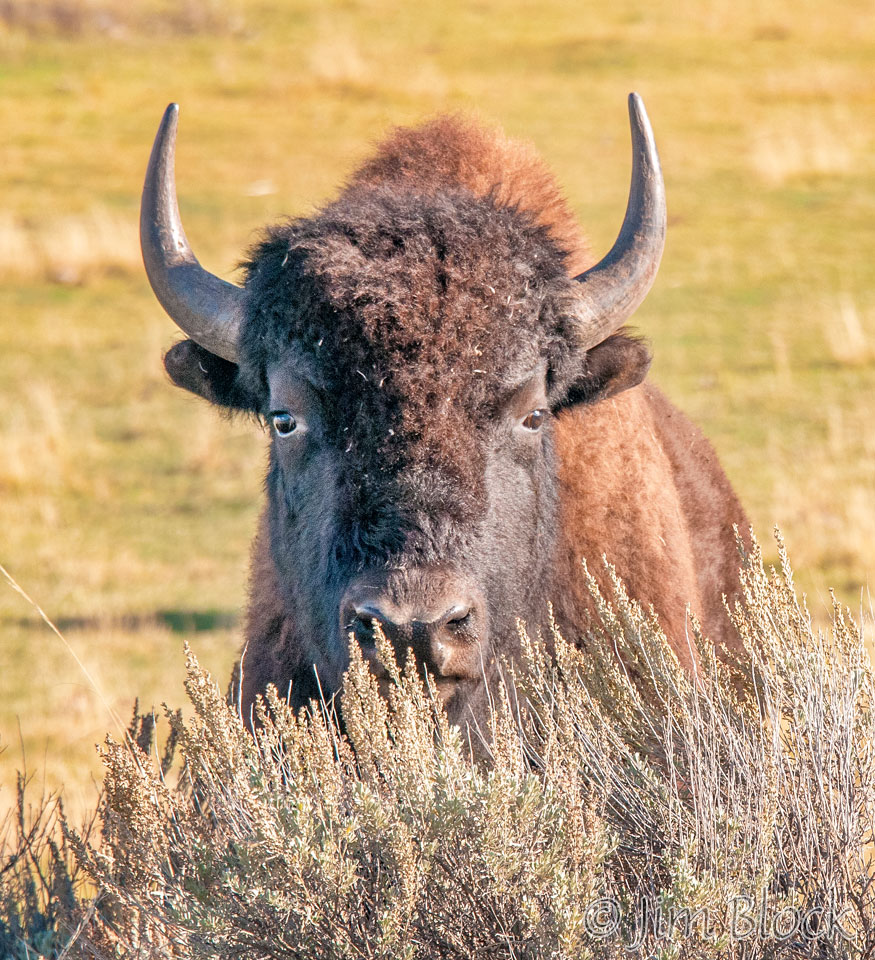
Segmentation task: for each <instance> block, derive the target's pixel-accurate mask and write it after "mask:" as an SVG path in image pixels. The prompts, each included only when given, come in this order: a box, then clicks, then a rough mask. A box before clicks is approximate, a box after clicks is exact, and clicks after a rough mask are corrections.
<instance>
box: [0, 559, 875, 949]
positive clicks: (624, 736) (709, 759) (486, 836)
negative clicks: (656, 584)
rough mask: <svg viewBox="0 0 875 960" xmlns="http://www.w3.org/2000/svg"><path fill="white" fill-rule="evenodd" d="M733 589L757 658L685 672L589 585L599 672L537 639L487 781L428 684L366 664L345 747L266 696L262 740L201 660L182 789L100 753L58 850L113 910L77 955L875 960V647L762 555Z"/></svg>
mask: <svg viewBox="0 0 875 960" xmlns="http://www.w3.org/2000/svg"><path fill="white" fill-rule="evenodd" d="M742 578H743V584H744V592H745V598H746V606H745V607H744V608H739V609H738V610H736V611H735V612H734V613H733V618H734V621H735V624H736V627H737V628H738V630H739V631H740V633H741V635H742V636H743V637H744V638H745V640H746V641H747V643H748V645H749V649H750V652H751V658H752V662H751V664H749V665H747V666H746V667H745V668H744V669H739V670H733V669H731V668H729V667H727V666H726V665H724V664H723V663H721V661H720V660H718V659H717V658H716V657H715V655H714V651H713V650H712V649H711V648H710V647H709V645H708V643H707V642H706V641H705V640H704V639H703V638H701V637H697V636H695V635H693V636H692V637H691V642H692V643H695V644H696V645H697V646H698V648H699V657H700V663H701V668H700V671H699V675H698V676H697V677H696V678H690V677H689V676H687V675H686V674H685V673H684V671H683V670H682V669H681V668H680V667H679V666H678V664H677V662H676V660H675V658H674V656H673V654H672V653H671V651H670V649H669V647H668V645H667V644H666V642H665V639H664V637H663V636H662V634H661V633H660V630H659V627H658V625H657V623H656V622H655V620H654V619H653V618H652V617H650V616H648V615H647V614H646V613H644V612H642V611H641V610H640V609H639V608H638V607H637V606H636V604H634V603H633V602H631V601H630V600H629V599H628V598H627V597H626V595H625V593H624V590H623V587H622V585H621V584H620V583H619V582H615V584H614V587H615V596H614V597H613V598H612V600H611V602H608V601H607V600H605V599H604V598H602V597H600V596H598V595H597V590H596V587H595V583H594V581H591V586H592V589H593V591H594V593H596V595H597V599H598V605H599V614H600V619H601V624H600V626H599V627H598V628H597V629H596V630H595V632H594V634H593V636H592V641H591V642H590V643H589V645H588V648H587V649H586V650H584V651H583V652H579V651H577V650H575V649H574V648H572V647H570V646H569V645H568V644H566V643H565V642H563V640H562V639H561V638H560V637H558V636H553V637H552V638H550V641H549V643H544V642H542V641H541V640H540V639H535V638H530V637H528V636H526V635H525V634H524V633H523V635H522V658H521V662H520V664H519V665H518V666H517V667H516V668H513V669H512V668H507V670H506V671H505V677H504V680H503V681H502V683H500V684H499V685H498V686H497V688H496V689H495V690H494V709H493V711H492V717H491V721H490V729H489V730H488V731H483V734H484V736H485V738H486V740H487V741H488V743H489V752H490V753H491V759H490V760H489V761H488V762H475V761H472V759H471V757H470V747H469V744H468V743H467V742H466V739H465V738H464V737H463V736H462V734H461V733H460V732H459V730H457V729H455V728H452V727H450V726H449V725H448V724H447V722H446V720H445V718H444V717H443V715H442V713H441V711H440V710H439V709H438V708H436V707H435V704H434V701H433V700H432V698H431V696H430V693H429V690H428V689H427V688H424V687H423V684H422V683H421V682H420V680H419V678H418V677H417V675H416V673H415V672H414V671H412V670H407V671H406V672H399V671H398V670H397V668H396V670H395V672H394V686H393V689H392V692H391V694H390V697H389V700H388V702H387V701H385V700H383V699H381V697H380V696H379V694H378V691H377V688H376V685H375V682H374V680H373V678H372V677H371V675H370V674H369V672H368V670H367V668H366V666H365V665H364V664H363V663H362V661H361V659H360V657H359V656H358V655H357V654H356V653H355V651H354V652H353V660H352V664H351V667H350V671H349V675H348V678H347V682H346V687H345V691H344V695H343V701H342V712H343V716H344V722H345V728H346V734H347V736H346V738H343V737H341V736H340V735H339V734H338V733H337V730H336V726H335V725H334V724H333V723H332V722H331V719H332V718H331V717H330V716H329V714H330V713H331V709H332V708H331V707H328V706H323V707H322V708H321V709H317V710H316V711H315V715H314V716H312V717H308V716H299V717H296V716H294V715H293V714H292V712H291V711H289V710H288V708H287V707H286V705H285V704H284V703H283V702H282V701H281V700H280V699H279V698H278V697H277V696H276V695H275V694H273V693H271V694H270V695H269V697H268V702H267V703H266V704H263V705H262V709H261V714H260V718H259V719H260V721H261V727H260V729H259V732H258V734H257V736H256V737H255V738H253V737H252V736H251V735H250V733H248V732H247V730H246V728H245V725H244V723H243V722H242V721H241V718H240V717H239V716H238V714H237V712H236V710H235V709H234V708H233V707H229V706H228V705H227V703H226V701H225V698H224V697H223V696H222V694H221V692H220V691H219V689H218V687H217V686H216V685H215V684H214V683H213V682H212V681H211V680H210V679H209V678H208V677H207V676H206V675H205V674H204V673H203V672H202V671H201V670H200V668H199V666H198V664H197V662H196V660H195V659H194V657H193V656H192V655H191V654H189V661H188V693H189V696H190V698H191V701H192V704H193V706H194V716H193V718H192V719H191V720H190V721H188V722H182V721H181V720H180V719H179V718H178V717H177V718H175V719H174V720H173V729H174V736H175V737H176V738H177V740H178V746H179V748H180V750H181V753H182V756H183V757H184V760H185V768H184V776H183V783H182V784H181V785H180V786H178V787H172V786H170V785H169V784H168V783H167V782H166V780H165V774H166V763H165V764H159V763H153V762H152V760H151V759H150V757H149V755H148V753H147V752H145V751H144V750H143V749H142V744H143V743H144V742H145V740H144V738H143V737H142V736H141V737H140V738H139V739H140V743H141V745H140V746H138V745H137V743H136V738H135V737H131V738H130V740H129V742H127V743H124V744H122V743H117V742H113V741H111V740H109V741H107V745H106V748H105V752H104V758H105V762H106V768H107V775H106V783H105V791H106V793H105V801H104V805H103V809H102V815H103V821H104V832H103V840H102V842H101V843H90V842H88V841H86V840H85V839H82V838H79V837H78V836H76V835H74V834H72V833H69V832H68V836H69V837H70V839H71V842H72V843H73V845H74V847H75V850H76V853H77V857H78V860H79V863H80V864H81V865H82V866H84V868H85V869H86V870H87V871H88V872H89V874H90V875H91V877H92V879H93V882H94V883H95V885H96V886H97V887H98V888H99V889H100V890H101V896H102V898H103V900H102V904H101V905H100V906H99V908H98V909H97V910H96V911H94V912H93V916H92V917H91V928H90V929H88V928H85V927H83V928H82V929H81V930H80V931H78V934H79V939H78V940H77V941H75V942H69V943H68V951H69V952H68V953H67V954H66V955H69V956H74V955H77V954H76V951H77V950H80V948H81V951H82V952H81V955H83V956H86V955H87V956H101V955H109V954H104V953H103V951H104V950H105V949H106V948H105V947H100V946H99V944H101V943H104V944H105V943H108V942H113V943H114V947H113V953H112V955H114V956H123V957H186V958H189V957H191V958H200V957H203V958H206V957H228V958H230V957H241V958H242V957H246V958H292V957H300V958H305V957H306V958H335V957H338V958H339V957H344V958H345V957H372V958H383V957H385V958H389V957H392V958H396V957H401V958H411V960H413V958H442V957H447V958H470V957H477V958H479V957H507V958H512V957H513V958H523V957H525V958H548V957H549V958H557V960H558V958H587V957H594V958H595V957H604V958H607V957H628V956H655V957H656V956H658V957H664V958H669V957H697V958H699V957H702V958H709V957H713V958H718V957H720V958H725V957H738V958H767V957H768V958H771V957H823V958H829V957H843V958H844V957H855V958H863V957H869V956H872V955H875V927H873V924H875V889H873V886H872V877H873V871H872V855H873V849H875V848H873V826H875V758H873V748H875V729H873V713H872V705H873V672H872V667H871V664H870V662H869V660H868V657H867V654H866V652H865V649H864V644H863V639H862V637H861V634H860V631H859V630H858V628H857V626H856V625H855V624H854V623H853V622H852V621H851V620H850V619H849V618H848V617H847V616H846V615H845V614H844V613H843V611H842V610H841V609H840V608H838V607H836V608H835V610H834V612H833V626H832V630H831V632H830V633H829V634H828V635H825V634H821V633H818V632H816V631H815V630H814V629H813V628H812V625H811V622H810V619H809V617H808V614H807V612H806V610H805V607H804V605H803V604H800V602H798V601H797V598H796V596H795V593H794V589H793V581H792V575H791V572H790V568H789V565H788V564H787V563H786V558H785V557H784V555H783V548H782V570H781V572H780V573H774V572H772V574H771V575H767V574H766V572H765V571H764V570H763V566H762V560H761V556H760V554H759V551H758V549H755V551H754V553H753V554H752V555H750V556H748V557H746V558H745V562H744V567H743V570H742ZM548 648H549V651H548ZM614 649H616V652H617V653H618V654H619V655H620V656H619V658H618V657H617V656H616V655H615V654H614V652H613V651H614ZM382 655H383V656H384V658H386V659H387V662H391V653H390V651H389V649H388V647H387V645H385V644H384V649H383V650H382ZM162 769H163V772H162ZM0 882H2V876H0Z"/></svg>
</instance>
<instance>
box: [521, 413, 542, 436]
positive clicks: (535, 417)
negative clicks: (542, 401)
mask: <svg viewBox="0 0 875 960" xmlns="http://www.w3.org/2000/svg"><path fill="white" fill-rule="evenodd" d="M546 419H547V411H546V410H533V411H532V412H531V413H530V414H529V415H528V416H527V417H526V419H525V420H523V426H524V427H525V428H526V430H531V431H532V433H534V432H535V431H537V430H540V429H541V427H542V425H543V423H544V420H546Z"/></svg>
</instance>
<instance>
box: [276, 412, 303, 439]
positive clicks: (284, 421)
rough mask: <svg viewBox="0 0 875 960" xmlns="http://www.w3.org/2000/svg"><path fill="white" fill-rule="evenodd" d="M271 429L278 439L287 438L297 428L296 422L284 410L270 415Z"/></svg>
mask: <svg viewBox="0 0 875 960" xmlns="http://www.w3.org/2000/svg"><path fill="white" fill-rule="evenodd" d="M270 418H271V421H272V422H273V428H274V430H275V431H276V433H277V436H279V437H287V436H288V435H289V434H290V433H294V432H295V430H297V428H298V421H297V420H295V418H294V417H293V416H292V415H291V414H290V413H288V412H287V411H285V410H278V411H275V412H274V413H272V414H271V415H270Z"/></svg>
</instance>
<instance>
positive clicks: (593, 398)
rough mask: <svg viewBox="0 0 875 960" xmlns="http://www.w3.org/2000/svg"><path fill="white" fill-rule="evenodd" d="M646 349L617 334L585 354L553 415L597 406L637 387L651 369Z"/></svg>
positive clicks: (638, 342)
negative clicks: (582, 406) (590, 405)
mask: <svg viewBox="0 0 875 960" xmlns="http://www.w3.org/2000/svg"><path fill="white" fill-rule="evenodd" d="M651 360H652V357H651V356H650V351H649V350H648V349H647V345H646V344H645V343H644V342H642V341H641V340H638V339H636V338H635V337H630V336H629V335H628V334H624V333H615V334H614V335H613V336H610V337H608V338H607V340H603V341H602V342H601V343H599V344H597V345H596V346H594V347H591V348H590V349H589V350H587V351H586V353H585V354H583V357H582V363H581V366H580V369H579V370H578V372H577V374H576V375H572V377H571V378H570V382H569V383H568V386H567V387H566V388H565V390H564V391H562V395H561V397H560V398H559V399H558V401H557V402H556V403H555V404H554V407H553V409H554V411H559V410H563V409H565V408H566V407H572V406H576V405H577V404H581V403H597V402H598V401H599V400H607V399H608V397H613V396H616V395H617V394H618V393H622V392H623V391H624V390H628V389H629V388H630V387H636V386H638V384H639V383H641V381H642V380H643V379H644V378H645V377H646V376H647V371H648V370H649V369H650V361H651Z"/></svg>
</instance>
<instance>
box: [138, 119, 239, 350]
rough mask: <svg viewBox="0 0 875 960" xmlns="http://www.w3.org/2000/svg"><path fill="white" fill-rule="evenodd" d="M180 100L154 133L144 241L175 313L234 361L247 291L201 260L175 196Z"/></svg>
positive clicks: (157, 284)
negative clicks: (194, 250)
mask: <svg viewBox="0 0 875 960" xmlns="http://www.w3.org/2000/svg"><path fill="white" fill-rule="evenodd" d="M178 116H179V106H178V105H177V104H175V103H171V104H170V106H169V107H168V108H167V109H166V110H165V111H164V117H163V118H162V120H161V126H160V127H159V128H158V133H157V134H156V135H155V143H154V144H153V146H152V155H151V156H150V157H149V166H148V168H147V170H146V182H145V184H144V185H143V199H142V202H141V204H140V246H141V248H142V250H143V263H144V264H145V265H146V274H147V275H148V277H149V283H151V284H152V289H153V290H154V291H155V296H156V297H157V298H158V300H159V302H160V303H161V306H162V307H164V309H165V310H166V311H167V313H168V314H169V315H170V318H171V319H172V320H173V321H174V322H175V323H176V324H177V326H179V327H180V328H181V329H182V330H183V331H184V332H185V333H187V334H188V336H189V337H191V339H192V340H194V341H195V343H198V344H200V346H202V347H204V348H205V349H207V350H209V351H210V353H215V354H217V355H218V356H220V357H222V358H223V359H225V360H230V361H231V362H232V363H236V362H237V337H238V335H239V332H240V323H241V321H242V319H243V304H244V301H245V295H244V293H243V290H241V289H240V287H236V286H234V284H232V283H226V282H225V281H224V280H222V279H221V278H219V277H216V276H214V275H213V274H212V273H209V272H208V271H207V270H204V268H203V267H202V266H201V265H200V264H199V263H198V260H197V257H196V256H195V255H194V254H193V253H192V251H191V247H190V246H189V245H188V240H187V239H186V237H185V230H183V228H182V220H181V219H180V216H179V206H178V204H177V202H176V183H175V182H174V176H173V160H174V156H175V153H176V126H177V122H178Z"/></svg>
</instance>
